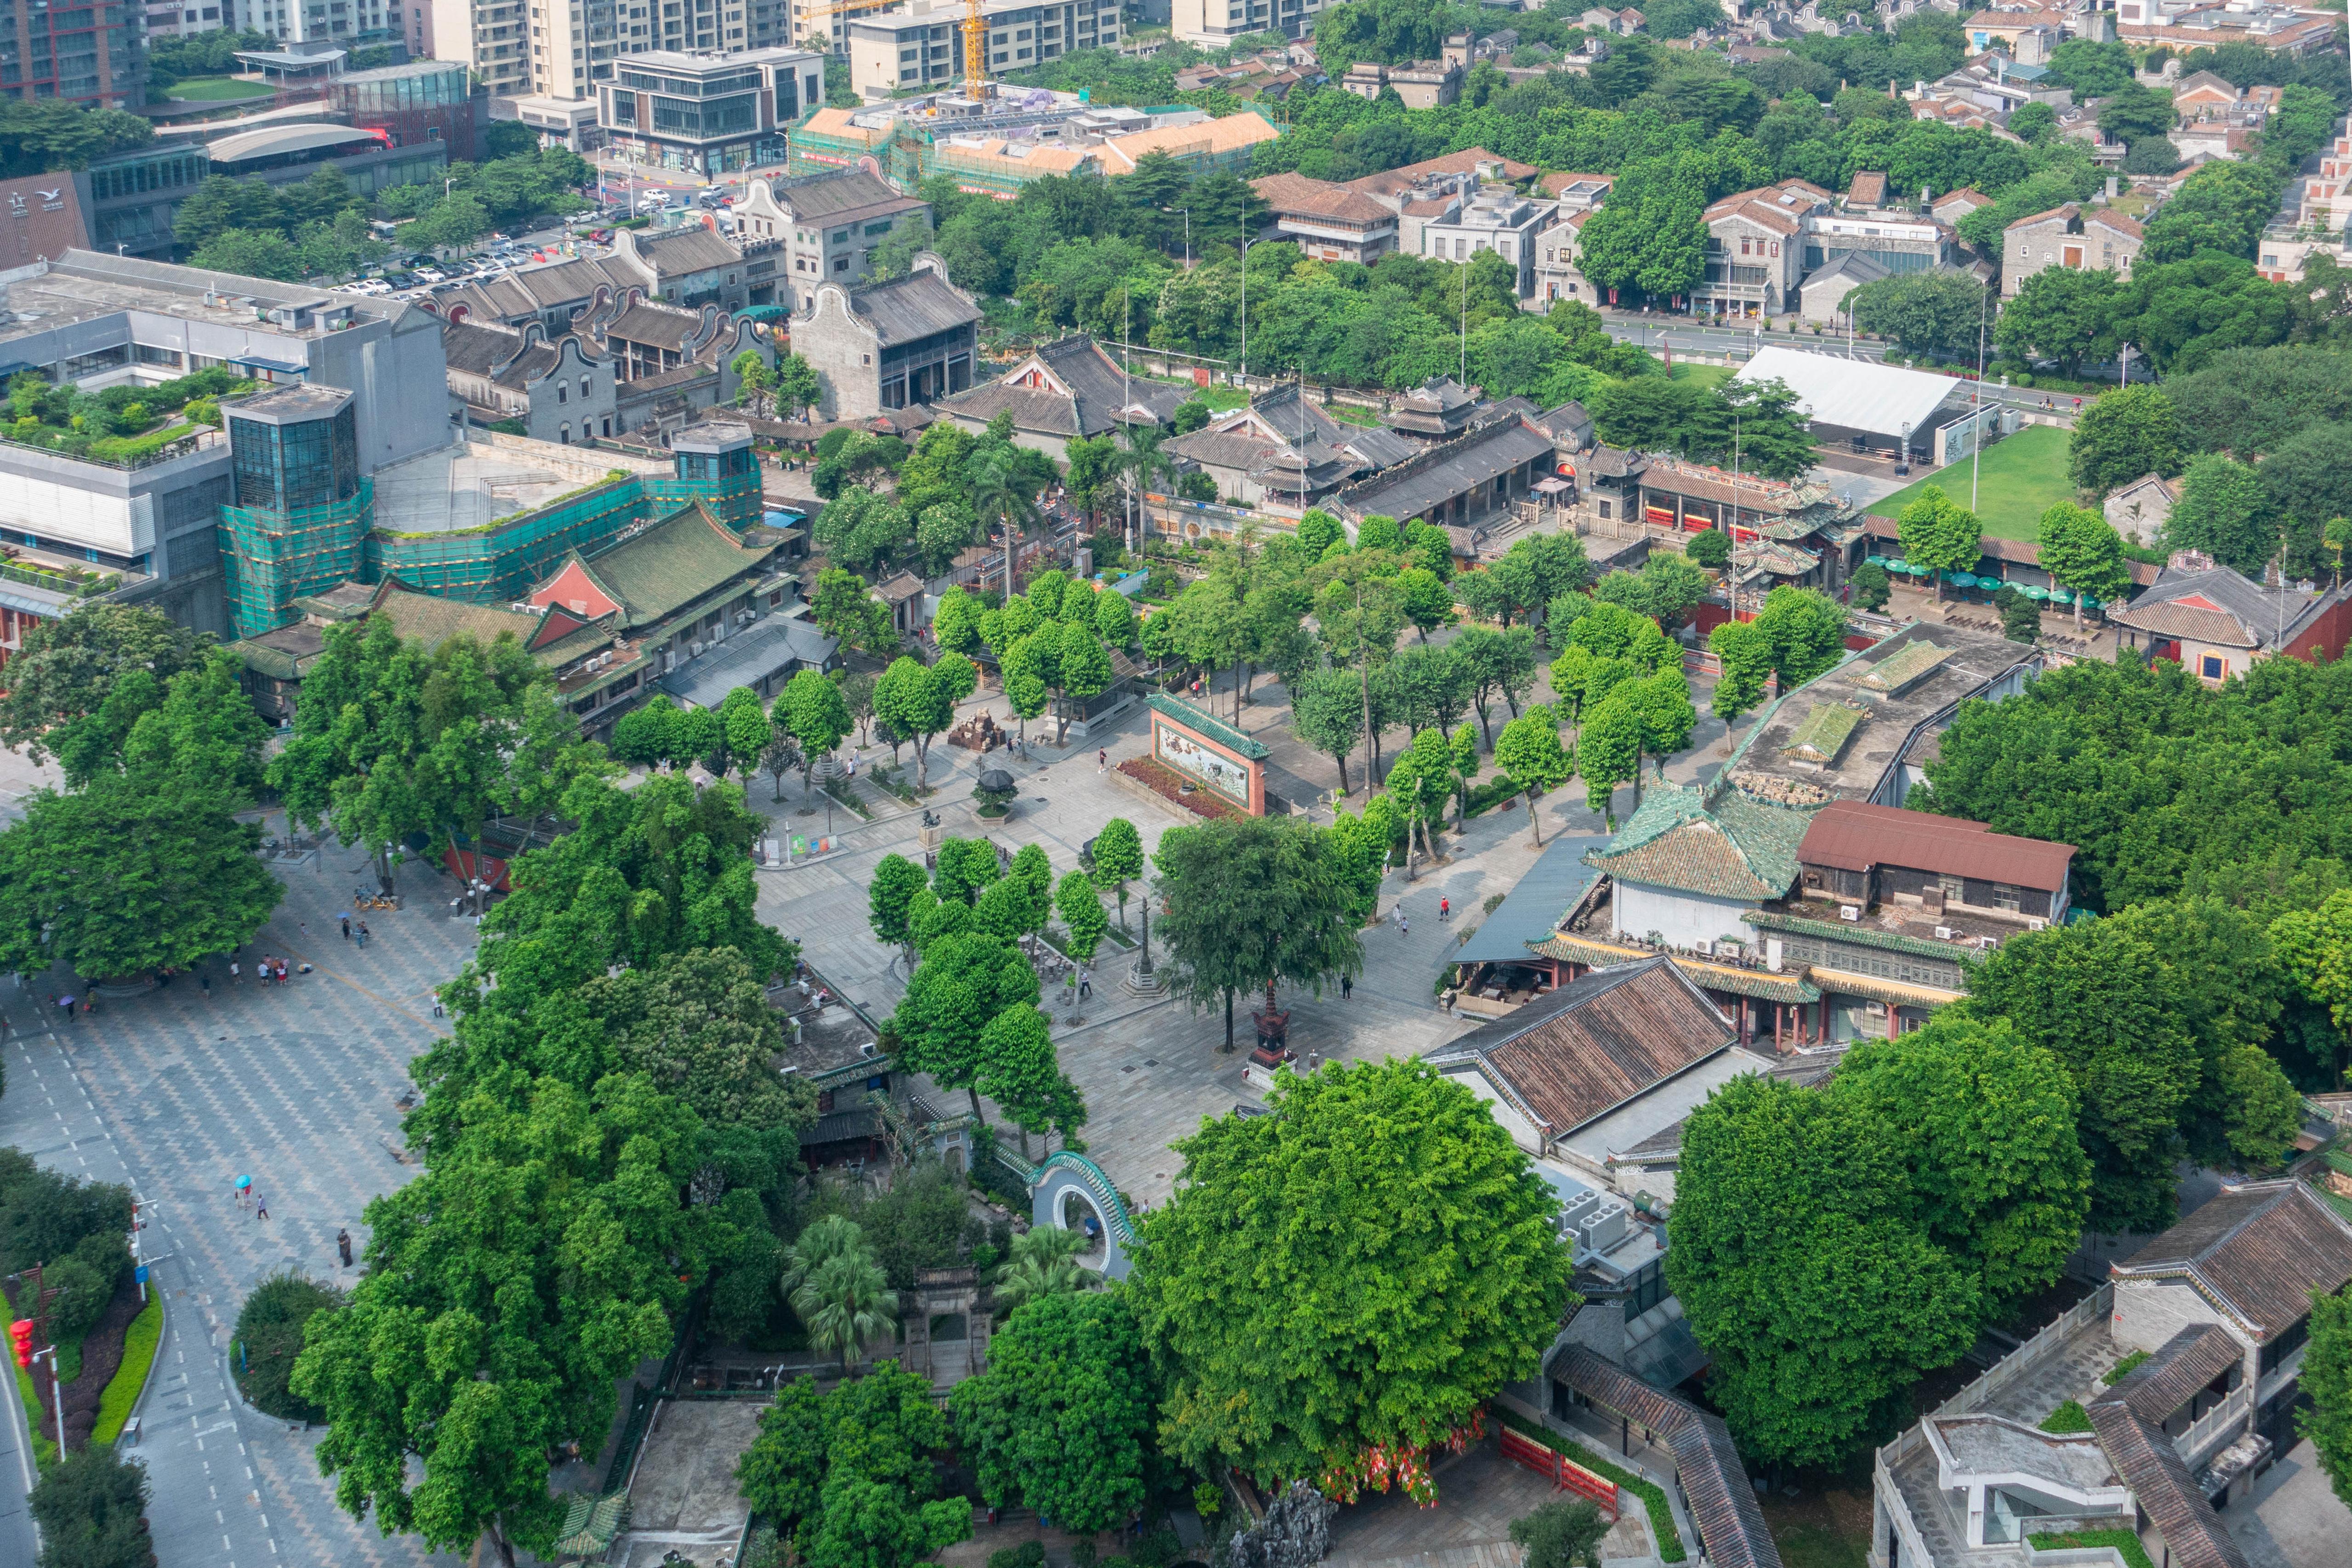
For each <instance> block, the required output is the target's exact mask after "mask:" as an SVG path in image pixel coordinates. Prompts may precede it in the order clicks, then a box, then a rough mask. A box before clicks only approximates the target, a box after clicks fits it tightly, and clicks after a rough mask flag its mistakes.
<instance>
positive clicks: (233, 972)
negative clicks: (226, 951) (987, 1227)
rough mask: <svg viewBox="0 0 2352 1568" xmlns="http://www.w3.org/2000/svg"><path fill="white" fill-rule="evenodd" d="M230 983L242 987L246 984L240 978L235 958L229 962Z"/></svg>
mask: <svg viewBox="0 0 2352 1568" xmlns="http://www.w3.org/2000/svg"><path fill="white" fill-rule="evenodd" d="M228 983H229V984H231V985H242V984H245V982H244V981H243V980H242V979H240V978H239V977H238V974H237V967H236V959H234V958H232V959H230V960H229V961H228Z"/></svg>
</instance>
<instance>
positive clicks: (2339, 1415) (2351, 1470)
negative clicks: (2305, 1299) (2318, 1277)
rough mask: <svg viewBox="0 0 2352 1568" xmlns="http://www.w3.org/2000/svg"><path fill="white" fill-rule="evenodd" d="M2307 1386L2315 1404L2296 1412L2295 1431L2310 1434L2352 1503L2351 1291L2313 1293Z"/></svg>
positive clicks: (2331, 1477)
mask: <svg viewBox="0 0 2352 1568" xmlns="http://www.w3.org/2000/svg"><path fill="white" fill-rule="evenodd" d="M2303 1391H2304V1393H2305V1394H2307V1395H2309V1396H2310V1400H2311V1404H2310V1405H2309V1407H2308V1408H2305V1409H2302V1410H2298V1411H2297V1412H2295V1417H2294V1421H2295V1430H2297V1431H2298V1432H2301V1433H2302V1434H2303V1435H2304V1436H2306V1437H2308V1438H2310V1439H2311V1445H2312V1447H2313V1449H2314V1450H2315V1452H2316V1453H2317V1454H2318V1456H2319V1468H2321V1469H2323V1470H2325V1471H2326V1472H2327V1484H2328V1485H2329V1486H2330V1487H2332V1488H2334V1489H2335V1490H2336V1496H2337V1497H2338V1498H2340V1499H2342V1500H2344V1501H2346V1502H2347V1503H2352V1296H2345V1295H2343V1294H2341V1293H2338V1294H2336V1295H2333V1296H2322V1295H2316V1294H2315V1295H2314V1296H2313V1298H2312V1301H2311V1348H2310V1349H2309V1350H2307V1351H2305V1352H2304V1356H2303Z"/></svg>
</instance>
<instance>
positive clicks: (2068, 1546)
mask: <svg viewBox="0 0 2352 1568" xmlns="http://www.w3.org/2000/svg"><path fill="white" fill-rule="evenodd" d="M2026 1539H2027V1541H2028V1542H2031V1543H2032V1546H2033V1549H2034V1550H2035V1551H2037V1552H2081V1551H2084V1550H2087V1549H2091V1548H2095V1547H2100V1546H2105V1547H2110V1548H2112V1549H2113V1550H2114V1551H2115V1552H2116V1555H2117V1556H2119V1557H2121V1558H2122V1559H2123V1560H2124V1561H2125V1562H2126V1563H2130V1564H2131V1568H2156V1564H2155V1563H2152V1562H2150V1561H2149V1560H2148V1555H2147V1546H2146V1544H2144V1543H2143V1542H2141V1540H2140V1538H2139V1537H2138V1536H2137V1535H2135V1534H2133V1533H2132V1532H2131V1531H2128V1530H2074V1531H2042V1532H2040V1533H2038V1534H2035V1535H2031V1536H2028V1537H2027V1538H2026Z"/></svg>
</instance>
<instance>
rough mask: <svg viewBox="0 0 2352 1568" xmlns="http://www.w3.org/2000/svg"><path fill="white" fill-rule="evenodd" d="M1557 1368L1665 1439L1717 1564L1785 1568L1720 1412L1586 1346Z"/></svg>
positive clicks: (1705, 1552) (1703, 1549)
mask: <svg viewBox="0 0 2352 1568" xmlns="http://www.w3.org/2000/svg"><path fill="white" fill-rule="evenodd" d="M1549 1371H1550V1373H1551V1375H1552V1376H1554V1377H1556V1378H1558V1379H1559V1380H1560V1381H1561V1382H1562V1383H1564V1384H1568V1386H1569V1387H1570V1389H1572V1390H1574V1391H1575V1392H1576V1393H1578V1394H1581V1395H1583V1396H1584V1398H1585V1399H1587V1400H1589V1401H1590V1402H1591V1403H1592V1404H1593V1405H1599V1406H1600V1407H1601V1408H1602V1409H1604V1410H1610V1411H1613V1412H1615V1413H1616V1414H1617V1415H1621V1416H1622V1417H1624V1418H1625V1419H1626V1420H1629V1421H1631V1422H1633V1424H1634V1425H1635V1426H1643V1427H1647V1428H1648V1429H1649V1430H1651V1431H1653V1432H1655V1433H1656V1434H1657V1435H1658V1436H1661V1437H1663V1438H1664V1440H1665V1445H1666V1447H1667V1449H1668V1450H1669V1451H1670V1452H1672V1453H1673V1455H1674V1456H1675V1469H1676V1471H1677V1472H1678V1479H1680V1480H1681V1482H1682V1489H1683V1495H1684V1497H1685V1500H1687V1501H1688V1502H1689V1504H1690V1516H1691V1522H1692V1523H1693V1524H1694V1525H1696V1526H1697V1528H1698V1533H1699V1550H1700V1553H1701V1555H1702V1556H1704V1558H1705V1559H1706V1562H1708V1563H1712V1564H1715V1565H1716V1568H1780V1548H1779V1547H1778V1546H1776V1545H1775V1544H1773V1541H1772V1532H1771V1531H1770V1530H1769V1529H1768V1528H1767V1527H1766V1526H1765V1523H1764V1510H1762V1509H1761V1508H1759V1506H1758V1505H1757V1502H1756V1489H1755V1488H1754V1487H1753V1486H1751V1485H1749V1484H1748V1470H1747V1468H1746V1467H1745V1466H1744V1465H1742V1464H1741V1463H1740V1459H1739V1450H1738V1448H1737V1447H1734V1446H1733V1444H1732V1441H1731V1432H1730V1429H1729V1428H1728V1427H1727V1426H1724V1424H1723V1421H1722V1419H1721V1418H1720V1417H1718V1416H1715V1415H1708V1414H1707V1413H1706V1412H1705V1411H1703V1410H1701V1409H1700V1408H1699V1407H1698V1406H1697V1405H1693V1404H1691V1403H1690V1402H1689V1401H1687V1400H1685V1399H1683V1398H1680V1397H1679V1396H1677V1395H1675V1394H1669V1393H1667V1392H1666V1391H1665V1390H1664V1389H1659V1388H1653V1387H1651V1386H1650V1385H1649V1384H1646V1383H1643V1381H1642V1380H1641V1379H1640V1378H1638V1377H1635V1376H1634V1375H1633V1373H1630V1372H1628V1371H1627V1370H1625V1368H1623V1367H1622V1366H1620V1365H1619V1364H1618V1363H1615V1362H1613V1361H1610V1360H1608V1359H1607V1358H1606V1357H1604V1356H1601V1355H1598V1354H1596V1353H1594V1352H1592V1351H1591V1350H1588V1349H1587V1348H1585V1347H1584V1346H1582V1345H1570V1347H1568V1348H1567V1349H1566V1350H1564V1351H1562V1352H1560V1353H1559V1355H1558V1356H1557V1357H1555V1358H1554V1359H1553V1361H1552V1363H1551V1365H1550V1367H1549Z"/></svg>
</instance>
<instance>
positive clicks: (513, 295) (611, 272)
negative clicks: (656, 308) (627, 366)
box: [434, 258, 645, 321]
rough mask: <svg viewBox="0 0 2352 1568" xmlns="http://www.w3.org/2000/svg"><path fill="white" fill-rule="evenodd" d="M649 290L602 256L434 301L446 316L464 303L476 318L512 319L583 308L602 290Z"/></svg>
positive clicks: (511, 275)
mask: <svg viewBox="0 0 2352 1568" xmlns="http://www.w3.org/2000/svg"><path fill="white" fill-rule="evenodd" d="M644 286H645V279H644V277H643V276H642V275H641V274H637V273H633V272H630V271H629V270H628V269H627V268H623V267H619V266H615V265H614V264H613V263H612V262H610V261H606V260H604V259H601V258H581V259H579V260H575V261H559V262H557V263H556V264H555V265H554V266H552V267H534V268H530V270H528V271H524V272H503V273H499V275H497V276H496V277H492V278H485V279H481V280H480V281H478V282H474V283H467V284H462V285H460V286H459V287H457V288H456V289H446V290H445V291H444V292H442V293H441V294H439V295H436V297H435V301H434V302H435V303H436V304H437V305H439V306H440V307H441V309H442V310H443V311H444V312H445V313H446V311H448V310H450V309H451V308H452V307H455V306H458V305H463V306H464V307H466V309H467V311H468V312H469V313H471V314H473V315H476V316H485V317H488V318H490V319H492V320H494V321H515V320H519V319H520V318H521V317H524V316H536V315H538V314H539V313H540V312H541V311H542V310H552V309H554V308H555V307H557V306H560V305H577V304H580V303H581V302H583V300H588V299H590V298H592V297H593V295H594V294H595V292H596V290H597V289H598V288H600V287H604V288H609V289H612V290H613V291H614V293H618V292H619V291H620V290H622V289H631V288H643V287H644Z"/></svg>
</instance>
